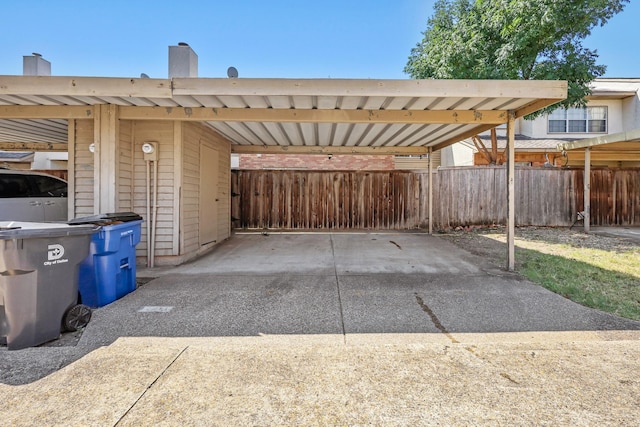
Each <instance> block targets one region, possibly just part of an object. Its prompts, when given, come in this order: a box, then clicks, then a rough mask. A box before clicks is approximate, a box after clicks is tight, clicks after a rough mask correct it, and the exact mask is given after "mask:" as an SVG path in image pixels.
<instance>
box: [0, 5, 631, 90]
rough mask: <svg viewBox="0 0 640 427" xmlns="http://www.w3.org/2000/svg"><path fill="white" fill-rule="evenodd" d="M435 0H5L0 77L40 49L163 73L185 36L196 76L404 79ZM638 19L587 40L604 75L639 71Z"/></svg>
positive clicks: (86, 69) (62, 64)
mask: <svg viewBox="0 0 640 427" xmlns="http://www.w3.org/2000/svg"><path fill="white" fill-rule="evenodd" d="M433 3H434V1H433V0H394V1H391V0H389V1H382V0H380V1H377V0H370V1H355V0H353V1H350V0H342V1H333V0H323V1H293V0H285V1H278V0H272V1H264V0H263V1H243V0H235V1H213V0H211V1H187V0H183V1H174V2H166V1H164V0H155V1H136V0H109V1H101V2H98V1H71V0H68V1H62V0H38V1H33V0H0V6H1V8H0V10H1V11H2V15H3V17H4V19H3V22H2V26H1V27H0V28H1V30H0V31H2V37H0V75H2V74H5V75H7V74H9V75H12V74H22V57H23V56H24V55H30V54H31V53H32V52H38V53H41V54H42V55H43V57H44V58H45V59H47V60H49V61H50V62H51V63H52V66H51V68H52V74H53V75H59V76H108V77H138V76H140V73H146V74H148V75H149V76H150V77H156V78H166V77H167V67H168V65H167V56H168V46H169V45H176V44H177V43H178V42H187V43H189V45H191V47H192V48H193V49H194V50H195V52H196V53H197V54H198V61H199V67H198V68H199V76H200V77H225V76H226V70H227V68H228V67H229V66H235V67H236V68H237V69H238V71H239V75H240V77H286V78H325V77H330V78H365V79H366V78H380V79H403V78H407V76H406V75H405V74H404V73H403V72H402V69H403V68H404V65H405V63H406V61H407V58H408V56H409V53H410V51H411V48H412V47H413V46H415V45H416V43H418V41H420V39H421V38H422V35H421V32H422V31H424V29H425V28H426V22H427V19H428V17H429V16H430V15H431V13H432V11H433ZM9 17H10V18H9ZM639 18H640V0H633V1H632V2H631V3H630V4H628V5H627V6H626V8H625V10H624V12H623V13H621V14H619V15H617V16H615V17H614V18H613V19H612V20H611V21H610V22H609V23H608V24H607V25H606V26H605V27H604V28H598V29H596V30H594V32H593V34H592V36H591V37H589V39H587V41H586V42H585V45H586V46H587V47H591V48H595V49H597V50H598V53H599V55H600V60H599V63H602V64H605V65H607V67H608V70H607V73H606V76H607V77H640V55H638V53H637V52H638V46H640V31H638V28H637V26H638V23H639Z"/></svg>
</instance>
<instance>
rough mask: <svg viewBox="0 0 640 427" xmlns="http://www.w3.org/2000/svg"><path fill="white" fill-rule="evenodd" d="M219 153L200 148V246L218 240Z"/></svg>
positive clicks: (203, 146)
mask: <svg viewBox="0 0 640 427" xmlns="http://www.w3.org/2000/svg"><path fill="white" fill-rule="evenodd" d="M217 202H218V152H217V151H216V150H214V149H213V148H211V147H208V146H206V145H201V146H200V245H201V246H202V245H206V244H207V243H212V242H215V241H217V240H218V203H217Z"/></svg>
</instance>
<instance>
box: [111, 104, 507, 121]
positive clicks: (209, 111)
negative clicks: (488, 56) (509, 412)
mask: <svg viewBox="0 0 640 427" xmlns="http://www.w3.org/2000/svg"><path fill="white" fill-rule="evenodd" d="M120 118H121V119H122V120H189V121H207V122H288V123H398V124H442V123H450V124H492V125H499V124H503V123H505V122H506V120H507V117H506V113H505V112H504V111H497V110H341V109H309V110H305V109H293V108H208V107H128V106H127V107H120Z"/></svg>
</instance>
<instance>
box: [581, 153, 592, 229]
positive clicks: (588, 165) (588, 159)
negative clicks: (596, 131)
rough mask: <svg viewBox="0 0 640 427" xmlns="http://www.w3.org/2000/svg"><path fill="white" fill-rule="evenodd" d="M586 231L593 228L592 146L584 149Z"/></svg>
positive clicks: (584, 221)
mask: <svg viewBox="0 0 640 427" xmlns="http://www.w3.org/2000/svg"><path fill="white" fill-rule="evenodd" d="M583 182H584V219H583V220H582V221H583V223H584V232H585V233H587V234H588V233H589V231H590V228H591V148H589V147H587V148H585V149H584V179H583Z"/></svg>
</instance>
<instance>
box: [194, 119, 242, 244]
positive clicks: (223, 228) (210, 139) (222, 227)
mask: <svg viewBox="0 0 640 427" xmlns="http://www.w3.org/2000/svg"><path fill="white" fill-rule="evenodd" d="M182 135H183V147H184V150H183V191H182V199H183V201H182V231H183V236H184V237H183V244H184V248H183V249H184V253H186V254H190V253H193V252H198V251H200V250H202V249H203V248H200V247H199V245H200V243H199V229H198V223H199V217H200V204H199V200H200V198H201V197H206V196H208V197H215V199H217V203H216V206H217V222H218V225H217V236H216V239H215V240H216V242H218V243H219V242H221V241H223V240H225V239H227V238H228V237H229V236H230V235H231V195H230V193H231V144H230V143H229V141H227V140H226V139H224V138H223V137H221V136H220V135H219V134H218V133H216V132H215V131H213V130H212V129H210V128H208V127H206V126H205V125H202V124H199V123H190V122H186V123H184V124H183V132H182ZM200 144H205V145H207V146H209V147H211V148H213V149H214V150H216V151H217V152H218V185H217V188H215V189H212V190H213V192H214V194H213V195H207V193H206V192H207V191H208V190H207V189H201V188H200ZM210 246H212V245H207V248H208V247H210ZM204 249H206V248H204Z"/></svg>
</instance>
